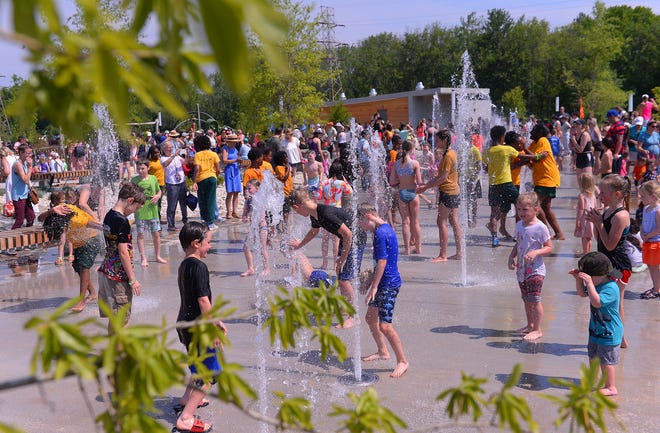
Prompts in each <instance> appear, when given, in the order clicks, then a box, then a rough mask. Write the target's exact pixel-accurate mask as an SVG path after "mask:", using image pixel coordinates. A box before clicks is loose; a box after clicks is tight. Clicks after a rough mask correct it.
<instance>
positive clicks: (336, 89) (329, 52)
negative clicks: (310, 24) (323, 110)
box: [318, 6, 346, 102]
mask: <svg viewBox="0 0 660 433" xmlns="http://www.w3.org/2000/svg"><path fill="white" fill-rule="evenodd" d="M318 23H319V25H320V26H321V31H320V33H321V38H322V39H321V40H320V41H318V42H319V43H320V44H321V45H322V46H323V49H324V51H325V57H324V59H323V63H324V66H325V69H326V70H327V71H328V72H329V75H330V79H329V80H328V82H327V83H326V86H327V87H326V89H324V90H325V94H326V96H327V98H328V100H330V101H332V102H335V101H336V100H337V99H339V95H341V94H342V93H343V91H344V89H343V87H342V84H341V77H340V75H339V70H340V65H339V58H338V56H337V48H338V47H340V46H342V45H346V44H342V43H339V42H337V40H336V39H335V27H343V26H344V25H343V24H337V23H336V22H335V8H332V7H328V6H321V13H320V16H319V22H318Z"/></svg>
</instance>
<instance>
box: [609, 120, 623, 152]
mask: <svg viewBox="0 0 660 433" xmlns="http://www.w3.org/2000/svg"><path fill="white" fill-rule="evenodd" d="M627 131H628V128H626V125H624V124H623V122H622V121H620V120H619V121H617V122H616V123H615V124H614V125H612V126H610V129H608V130H607V134H606V135H605V137H608V138H611V139H612V142H613V143H614V144H615V146H614V147H613V148H612V152H614V149H616V143H617V138H618V137H619V136H621V137H623V136H624V135H626V132H627ZM619 152H623V146H621V150H619Z"/></svg>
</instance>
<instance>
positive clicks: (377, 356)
mask: <svg viewBox="0 0 660 433" xmlns="http://www.w3.org/2000/svg"><path fill="white" fill-rule="evenodd" d="M389 359H390V354H389V353H386V354H383V355H381V354H380V353H378V352H376V353H372V354H371V355H369V356H365V357H364V358H362V361H364V362H371V361H387V360H389Z"/></svg>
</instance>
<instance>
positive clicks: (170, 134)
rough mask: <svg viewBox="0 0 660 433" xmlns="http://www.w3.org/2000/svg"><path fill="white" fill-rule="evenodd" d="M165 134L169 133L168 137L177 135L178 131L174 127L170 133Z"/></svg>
mask: <svg viewBox="0 0 660 433" xmlns="http://www.w3.org/2000/svg"><path fill="white" fill-rule="evenodd" d="M167 135H169V136H170V137H178V136H179V133H178V132H177V131H176V129H173V130H172V131H170V133H169V134H167Z"/></svg>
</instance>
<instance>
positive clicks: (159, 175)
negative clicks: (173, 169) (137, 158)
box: [147, 146, 165, 221]
mask: <svg viewBox="0 0 660 433" xmlns="http://www.w3.org/2000/svg"><path fill="white" fill-rule="evenodd" d="M160 155H161V152H160V148H159V147H158V146H151V147H150V148H149V151H148V152H147V159H148V160H149V174H152V175H154V176H155V177H156V180H157V181H158V188H160V197H159V199H158V221H160V219H161V218H160V208H161V205H162V204H163V194H165V168H164V167H163V164H162V163H161V162H160Z"/></svg>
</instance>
